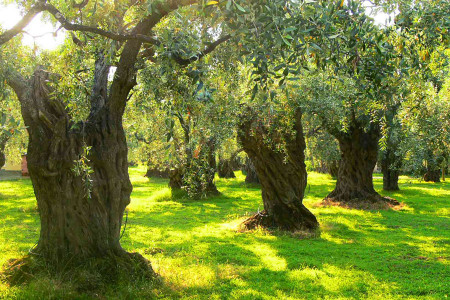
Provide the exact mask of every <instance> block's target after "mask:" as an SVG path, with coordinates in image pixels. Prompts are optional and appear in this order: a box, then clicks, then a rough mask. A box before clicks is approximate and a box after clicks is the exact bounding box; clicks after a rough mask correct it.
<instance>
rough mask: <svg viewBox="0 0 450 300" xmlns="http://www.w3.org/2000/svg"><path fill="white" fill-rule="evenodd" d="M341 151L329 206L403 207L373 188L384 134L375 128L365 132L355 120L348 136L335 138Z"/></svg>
mask: <svg viewBox="0 0 450 300" xmlns="http://www.w3.org/2000/svg"><path fill="white" fill-rule="evenodd" d="M335 137H336V138H337V139H338V141H339V148H340V150H341V161H340V166H339V171H338V176H337V182H336V187H335V189H334V190H333V191H332V192H331V193H330V194H329V195H328V196H327V197H326V198H325V203H333V204H336V203H337V204H342V205H344V206H351V207H360V206H361V208H364V207H365V206H366V205H367V204H369V206H370V203H378V202H384V203H387V204H389V205H398V204H399V203H398V202H397V201H396V200H394V199H391V198H387V197H382V196H381V195H380V194H378V193H377V192H376V191H375V189H374V187H373V179H372V177H373V170H374V168H375V165H376V163H377V159H378V141H379V138H380V133H379V130H378V128H376V126H375V125H373V126H372V127H371V128H370V129H369V130H367V131H365V130H364V128H363V126H361V125H360V124H358V123H357V121H356V120H353V121H352V123H351V125H350V127H349V128H348V130H347V132H345V133H342V132H341V133H339V134H335Z"/></svg>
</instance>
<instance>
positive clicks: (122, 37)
mask: <svg viewBox="0 0 450 300" xmlns="http://www.w3.org/2000/svg"><path fill="white" fill-rule="evenodd" d="M44 7H45V8H44V10H45V11H47V12H49V13H50V14H51V15H53V17H54V18H55V19H56V20H57V21H58V22H59V23H61V26H62V27H63V28H64V29H66V30H72V31H82V32H90V33H95V34H98V35H101V36H104V37H107V38H110V39H112V40H115V41H127V40H139V41H141V42H143V43H150V44H153V45H159V44H160V43H159V41H158V40H157V39H155V38H154V37H151V36H147V35H144V34H121V33H116V32H112V31H108V30H103V29H101V28H98V27H94V26H86V25H80V24H74V23H71V22H69V21H68V20H67V19H66V18H65V17H64V15H63V14H62V13H61V12H60V11H59V10H58V9H57V8H56V7H54V6H53V5H51V4H45V5H44Z"/></svg>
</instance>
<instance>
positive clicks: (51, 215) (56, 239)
mask: <svg viewBox="0 0 450 300" xmlns="http://www.w3.org/2000/svg"><path fill="white" fill-rule="evenodd" d="M128 50H129V49H128ZM124 51H127V48H126V47H125V49H124ZM136 54H137V52H136ZM120 64H123V61H121V62H119V65H120ZM122 71H123V68H120V66H119V67H118V69H117V71H116V79H115V80H114V81H113V85H112V87H111V95H110V96H108V93H107V91H108V88H107V85H108V84H107V83H108V81H107V77H108V73H109V66H108V65H106V63H105V62H104V60H103V57H102V58H100V59H99V60H98V61H97V62H96V69H95V76H94V88H93V91H92V97H91V112H90V115H89V117H88V119H87V121H85V122H78V123H74V122H73V121H72V119H71V117H70V115H69V114H68V113H67V111H66V110H65V105H64V103H63V102H62V101H60V100H59V99H57V98H56V96H55V95H56V93H54V91H53V90H52V88H51V87H50V85H49V84H48V82H50V81H54V78H53V77H54V76H55V75H52V74H49V73H47V72H45V71H43V70H41V69H38V70H37V71H36V72H35V73H34V75H33V76H32V78H31V79H30V81H25V80H24V79H23V78H22V80H17V79H19V78H15V79H16V80H14V78H12V79H10V85H11V86H12V87H13V88H14V90H15V91H16V94H17V95H18V98H19V100H20V103H21V110H22V116H23V119H24V122H25V125H26V126H27V130H28V133H29V143H28V153H27V161H28V170H29V174H30V177H31V181H32V184H33V188H34V192H35V195H36V200H37V204H38V209H39V215H40V221H41V230H40V236H39V241H38V243H37V246H36V247H35V249H34V250H33V254H36V255H38V256H39V257H41V258H43V259H45V260H46V261H47V262H49V264H50V265H52V266H55V267H56V268H67V267H70V266H72V265H75V266H77V265H78V266H79V265H80V264H85V263H86V261H89V260H90V259H99V260H100V261H102V263H104V264H106V265H108V266H109V267H105V268H102V270H103V271H104V272H105V274H103V273H102V275H105V276H107V274H106V273H112V272H114V271H113V269H114V270H116V271H119V270H120V271H122V270H126V271H125V272H127V273H130V274H133V273H134V272H135V271H136V272H138V273H139V274H141V275H140V276H153V274H154V273H153V270H152V268H151V266H150V265H149V263H148V262H147V261H146V260H145V259H144V258H143V257H142V256H140V255H138V254H130V253H127V252H126V251H125V250H123V249H122V247H121V244H120V234H121V225H122V220H123V215H124V211H125V208H126V206H127V205H128V204H129V203H130V194H131V191H132V186H131V182H130V179H129V176H128V162H127V151H128V150H127V143H126V138H125V133H124V130H123V126H122V115H123V112H124V108H125V103H126V97H127V95H128V92H129V91H130V89H131V88H132V87H133V86H134V84H135V81H134V75H133V74H134V73H132V72H131V73H130V72H129V70H128V71H127V72H128V74H127V75H125V74H123V73H122ZM118 72H119V73H118ZM121 73H122V74H121ZM117 76H119V78H117ZM115 85H116V86H115ZM69 263H70V266H69ZM75 268H76V267H75ZM108 270H109V271H108Z"/></svg>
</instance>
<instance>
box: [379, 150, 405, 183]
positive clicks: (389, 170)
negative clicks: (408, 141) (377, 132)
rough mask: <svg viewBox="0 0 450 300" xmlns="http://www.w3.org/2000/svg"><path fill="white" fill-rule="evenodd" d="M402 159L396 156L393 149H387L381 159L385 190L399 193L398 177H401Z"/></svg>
mask: <svg viewBox="0 0 450 300" xmlns="http://www.w3.org/2000/svg"><path fill="white" fill-rule="evenodd" d="M400 159H401V158H399V157H397V156H396V155H395V151H394V150H393V149H390V148H387V149H386V150H385V151H384V153H383V155H382V158H381V172H382V173H383V190H385V191H398V190H400V188H399V187H398V177H399V175H400V171H399V168H400V164H401V161H400Z"/></svg>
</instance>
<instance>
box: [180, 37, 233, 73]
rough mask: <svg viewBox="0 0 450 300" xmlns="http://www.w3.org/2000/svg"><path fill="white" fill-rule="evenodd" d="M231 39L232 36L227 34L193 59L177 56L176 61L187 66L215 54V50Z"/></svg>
mask: <svg viewBox="0 0 450 300" xmlns="http://www.w3.org/2000/svg"><path fill="white" fill-rule="evenodd" d="M230 38H231V35H229V34H227V35H225V36H223V37H221V38H219V39H218V40H217V41H214V42H212V43H211V44H209V46H208V47H206V48H205V50H203V51H202V52H200V53H199V54H198V55H195V56H192V57H191V58H187V59H185V58H182V57H180V56H176V57H175V58H174V60H175V61H176V62H177V63H178V64H180V65H182V66H186V65H188V64H190V63H192V62H194V61H197V60H200V59H201V58H202V57H203V56H205V55H208V54H209V53H211V52H213V51H214V49H216V48H217V46H219V45H220V44H222V43H224V42H226V41H228V40H229V39H230Z"/></svg>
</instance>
